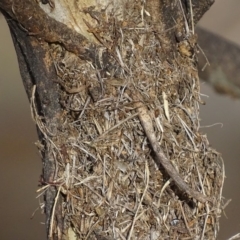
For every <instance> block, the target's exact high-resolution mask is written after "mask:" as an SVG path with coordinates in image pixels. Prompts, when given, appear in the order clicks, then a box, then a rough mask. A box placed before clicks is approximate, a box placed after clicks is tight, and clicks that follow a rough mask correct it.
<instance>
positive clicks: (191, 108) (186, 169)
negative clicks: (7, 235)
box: [0, 0, 224, 240]
mask: <svg viewBox="0 0 240 240" xmlns="http://www.w3.org/2000/svg"><path fill="white" fill-rule="evenodd" d="M211 4H212V1H189V2H188V1H175V2H171V3H169V2H168V1H156V0H151V1H147V2H146V3H145V2H142V1H134V2H132V1H123V0H119V1H111V0H106V1H102V2H101V4H100V2H97V1H96V2H95V1H91V2H90V1H89V2H88V1H81V2H77V1H63V0H59V1H53V0H51V1H40V2H37V1H30V0H25V1H23V0H22V1H17V2H15V1H7V0H4V1H3V0H2V1H1V2H0V8H1V10H2V11H3V13H4V15H5V18H6V19H7V22H8V24H9V27H10V29H11V33H12V37H13V41H14V45H15V48H16V52H17V55H18V59H19V66H20V70H21V75H22V78H23V82H24V85H25V88H26V92H27V94H28V97H29V100H30V106H31V111H32V117H33V120H34V121H35V122H36V125H37V129H38V132H39V140H40V141H39V142H38V144H37V145H38V147H39V150H40V152H41V155H42V159H43V175H42V186H41V188H40V189H39V191H42V192H43V193H44V203H45V213H46V226H47V231H48V238H49V239H64V240H65V239H66V240H67V239H68V240H73V239H159V238H163V239H166V238H169V237H170V236H171V237H174V236H175V237H176V238H193V239H195V238H201V239H214V238H216V236H217V232H218V218H219V216H220V205H221V192H222V186H223V179H224V176H223V171H222V160H221V156H220V155H219V154H218V153H217V152H216V151H215V150H213V149H211V148H210V146H209V143H208V141H207V138H206V136H204V135H202V134H201V133H200V132H199V118H198V113H199V112H198V111H199V103H201V99H200V93H199V79H198V71H197V57H196V52H197V45H196V36H195V34H194V32H195V31H194V25H195V23H196V22H197V21H198V20H199V19H200V17H201V16H202V15H203V14H204V12H205V11H206V10H207V9H208V8H209V7H210V5H211ZM69 19H70V20H71V21H70V20H69ZM86 29H87V31H86ZM210 213H211V214H210Z"/></svg>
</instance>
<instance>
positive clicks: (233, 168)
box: [0, 0, 240, 240]
mask: <svg viewBox="0 0 240 240" xmlns="http://www.w3.org/2000/svg"><path fill="white" fill-rule="evenodd" d="M239 9H240V1H234V0H228V1H224V0H217V1H216V3H215V4H214V5H213V7H212V8H211V10H209V11H208V13H207V14H206V15H205V16H204V18H203V19H202V21H201V23H200V25H201V26H202V27H204V28H206V29H208V30H210V31H212V32H214V33H217V34H218V35H221V36H223V37H224V38H226V39H228V40H230V41H233V42H235V43H237V44H238V45H239V46H240V18H239ZM0 33H1V34H0V161H1V167H0V193H1V194H0V219H1V224H0V239H2V240H15V239H16V240H44V239H46V234H45V226H44V215H43V214H41V210H40V209H39V199H37V198H36V196H37V194H36V192H35V191H36V190H37V188H38V186H37V185H38V181H39V176H40V174H41V160H40V157H39V154H38V151H37V148H36V147H35V146H34V143H35V142H36V140H37V135H36V129H35V125H34V123H33V121H32V119H31V115H30V108H29V103H28V100H27V96H26V94H25V91H24V88H23V85H22V81H21V77H20V75H19V70H18V64H17V60H16V54H15V51H14V48H13V44H12V40H11V37H10V34H9V30H8V28H7V25H6V23H5V20H4V18H3V17H2V16H0ZM239 71H240V66H239ZM239 74H240V73H239ZM201 92H202V93H203V94H205V95H208V97H203V100H204V101H205V102H206V103H207V104H206V105H205V106H201V114H200V117H201V119H202V121H201V125H202V128H201V131H202V132H203V133H206V134H207V136H208V139H209V141H210V143H211V145H212V147H213V148H215V149H217V150H218V151H219V152H221V153H222V155H223V158H224V161H225V170H226V180H225V186H224V191H223V196H224V198H225V199H226V200H228V199H232V201H231V202H230V204H229V205H228V206H227V208H226V209H225V215H222V218H221V223H220V229H221V230H220V234H219V237H218V239H220V240H224V239H228V238H230V237H231V236H233V235H235V234H236V233H238V232H240V217H239V216H240V204H239V202H240V173H239V172H240V124H239V123H240V111H239V109H240V100H238V99H231V98H230V97H228V96H223V95H218V94H216V93H215V92H214V90H212V88H211V87H210V86H209V85H207V84H206V83H202V84H201ZM214 123H222V124H223V126H222V125H221V124H217V125H214V126H212V127H208V126H209V125H212V124H214ZM35 210H37V211H36V212H35ZM33 212H35V214H34V217H33V218H32V219H31V217H32V214H33Z"/></svg>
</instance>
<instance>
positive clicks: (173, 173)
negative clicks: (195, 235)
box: [135, 93, 212, 203]
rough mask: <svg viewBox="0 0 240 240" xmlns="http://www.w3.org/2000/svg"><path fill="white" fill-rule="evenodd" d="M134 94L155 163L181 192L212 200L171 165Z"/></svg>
mask: <svg viewBox="0 0 240 240" xmlns="http://www.w3.org/2000/svg"><path fill="white" fill-rule="evenodd" d="M136 96H138V102H137V99H136V102H135V107H136V108H137V111H138V113H139V115H138V116H139V119H140V121H141V124H142V126H143V129H144V131H145V133H146V135H147V137H148V140H149V142H150V144H151V146H152V149H153V151H154V153H155V155H156V158H155V161H156V163H157V165H162V166H163V167H164V169H165V170H166V172H167V173H168V175H169V176H170V177H171V178H172V179H173V180H174V182H175V184H176V186H177V187H178V188H179V189H180V190H182V191H183V192H186V193H187V194H188V195H190V196H192V197H193V198H195V199H197V200H198V201H200V202H202V203H205V202H206V201H212V199H210V198H209V197H207V196H204V195H203V194H201V193H199V192H197V191H195V190H193V189H192V188H190V187H189V186H188V185H187V184H186V182H184V180H183V179H182V177H181V176H180V174H179V173H178V172H177V170H176V169H175V168H174V167H173V165H172V164H171V162H170V161H169V160H168V158H167V157H166V156H165V154H164V152H163V150H162V149H161V147H160V146H159V144H158V141H157V137H156V135H155V133H154V129H153V124H152V119H151V117H150V115H149V113H148V110H147V108H146V107H145V106H144V104H143V103H142V102H141V101H139V99H141V97H140V96H139V94H138V95H137V94H136V93H135V98H136Z"/></svg>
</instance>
